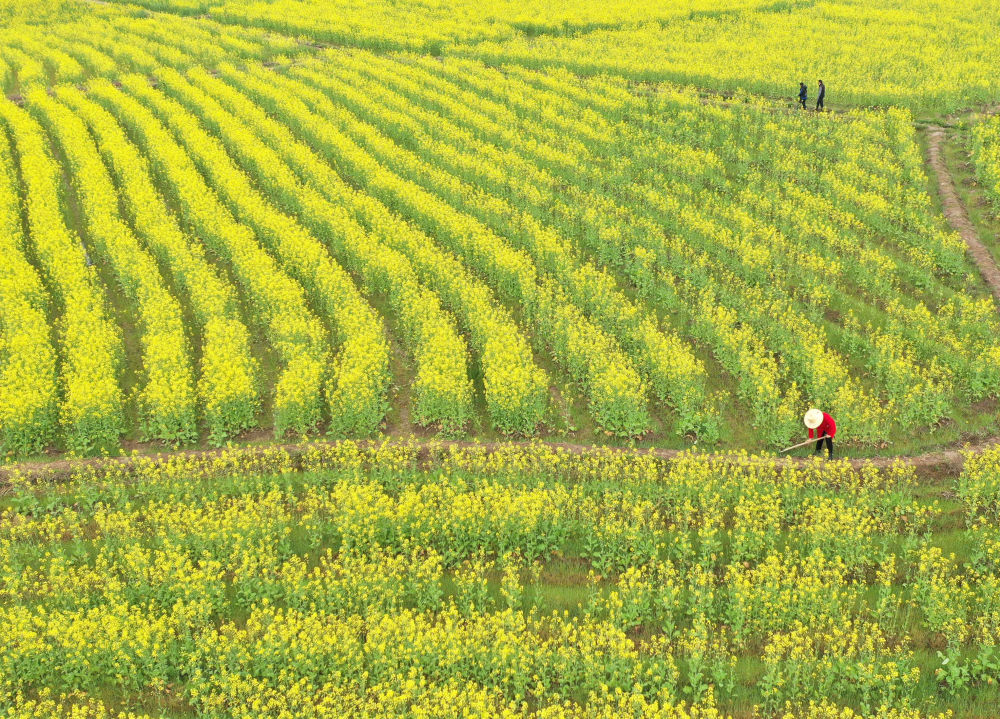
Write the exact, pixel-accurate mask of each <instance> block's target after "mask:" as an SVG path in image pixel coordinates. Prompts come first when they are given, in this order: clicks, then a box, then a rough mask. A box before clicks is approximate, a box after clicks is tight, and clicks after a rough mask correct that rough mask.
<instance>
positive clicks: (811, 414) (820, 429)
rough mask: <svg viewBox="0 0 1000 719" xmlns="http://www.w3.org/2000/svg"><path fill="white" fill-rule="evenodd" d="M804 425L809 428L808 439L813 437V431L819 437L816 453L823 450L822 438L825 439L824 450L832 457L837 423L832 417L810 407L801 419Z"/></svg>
mask: <svg viewBox="0 0 1000 719" xmlns="http://www.w3.org/2000/svg"><path fill="white" fill-rule="evenodd" d="M803 421H804V422H805V423H806V427H808V428H809V439H812V438H813V432H815V433H816V434H815V436H816V437H818V438H819V439H818V440H817V441H816V452H815V453H816V454H820V453H821V452H822V451H823V440H824V439H825V440H826V452H827V456H828V457H829V458H830V459H833V438H834V436H835V435H836V434H837V423H836V422H834V421H833V417H831V416H830V415H828V414H827V413H826V412H821V411H820V410H818V409H815V408H814V409H811V410H809V411H808V412H806V416H805V418H804V419H803Z"/></svg>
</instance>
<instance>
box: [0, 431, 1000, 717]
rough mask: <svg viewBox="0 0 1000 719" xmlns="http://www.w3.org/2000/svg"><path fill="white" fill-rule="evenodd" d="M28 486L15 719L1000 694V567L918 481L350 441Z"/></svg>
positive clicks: (0, 647) (13, 650)
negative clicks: (964, 553) (953, 541)
mask: <svg viewBox="0 0 1000 719" xmlns="http://www.w3.org/2000/svg"><path fill="white" fill-rule="evenodd" d="M989 461H992V462H993V463H994V464H995V458H994V459H993V460H984V461H983V463H981V464H979V465H978V466H977V465H975V464H974V463H973V464H972V465H971V466H970V469H969V477H967V478H965V479H962V480H959V481H960V482H964V483H965V484H967V485H969V486H971V481H972V480H973V478H974V477H975V476H980V475H983V472H984V471H989V470H988V467H989V466H990V465H989V464H988V462H989ZM12 484H13V492H12V494H11V497H10V500H9V506H8V508H6V509H4V510H3V511H2V512H0V560H2V561H0V707H3V709H4V711H5V712H6V713H8V714H11V715H13V716H25V717H28V716H40V715H43V714H45V713H46V712H47V713H48V714H47V715H49V716H78V717H91V716H93V717H103V716H106V715H107V712H112V714H113V711H119V710H120V711H123V712H128V711H131V712H149V711H150V710H151V709H152V705H151V704H149V702H148V699H143V697H147V698H148V697H149V696H152V695H159V696H166V695H167V694H169V695H170V696H171V699H170V701H171V706H174V707H175V708H179V707H185V708H187V710H190V711H193V712H197V713H201V714H206V715H226V716H241V717H250V716H253V715H260V714H261V713H262V712H264V713H267V714H268V715H274V716H288V717H293V716H295V717H298V716H314V717H325V716H340V715H343V714H344V713H345V712H346V713H348V714H350V713H352V712H363V713H365V714H366V715H370V716H377V717H381V716H386V717H387V716H396V715H399V714H400V713H402V714H405V715H408V716H438V717H445V716H454V715H455V714H456V713H457V714H458V715H469V716H486V715H490V716H510V717H524V718H525V719H527V718H528V717H530V718H532V719H542V718H543V717H581V718H582V717H595V716H597V717H607V718H608V719H624V717H635V716H643V717H676V718H682V717H685V718H686V717H720V718H721V717H725V716H728V712H729V711H733V710H735V708H736V707H738V706H741V705H742V706H745V704H741V703H743V702H747V701H748V699H749V701H750V702H752V704H753V705H755V706H756V712H757V714H756V715H757V716H760V717H770V716H783V717H784V716H787V717H814V718H819V719H826V718H827V717H836V718H837V719H842V718H850V719H856V718H858V719H859V718H861V717H864V718H866V719H876V718H882V719H888V718H890V717H894V718H900V719H901V718H906V719H921V717H925V716H928V715H927V714H926V713H925V711H924V710H925V708H926V707H927V706H928V705H929V702H931V701H934V706H935V707H937V708H938V709H939V710H942V711H943V710H945V709H947V708H948V707H951V706H960V702H961V701H963V700H965V699H968V698H970V697H971V696H973V695H974V694H975V693H977V692H978V693H986V695H990V694H989V693H990V692H992V691H994V688H995V686H996V680H997V677H996V668H995V667H996V663H995V659H994V658H993V657H994V655H993V651H994V649H993V647H995V644H996V640H997V639H1000V633H998V631H997V629H998V628H1000V623H998V621H997V620H998V617H1000V608H998V606H997V605H998V604H1000V599H998V598H997V597H1000V591H998V590H1000V585H998V579H997V574H996V568H995V566H992V567H990V566H988V565H987V564H985V563H982V562H980V563H978V564H976V566H975V567H973V566H972V565H968V566H966V565H964V564H963V563H960V562H959V561H958V560H957V559H956V558H954V557H951V556H948V555H946V554H945V553H943V552H942V551H941V548H940V547H939V546H935V543H936V542H937V540H938V539H939V537H938V536H937V535H936V534H935V533H934V532H929V533H927V532H925V531H924V530H925V528H926V527H928V526H934V524H935V522H937V521H940V519H941V518H942V514H943V511H942V510H941V509H940V508H938V507H937V506H936V505H934V504H929V505H921V504H920V502H919V500H918V499H917V498H916V497H917V495H916V490H917V482H916V478H915V475H914V473H913V470H912V468H907V467H904V466H897V467H892V468H889V469H886V470H877V469H875V468H873V467H867V468H862V469H854V468H852V467H851V466H850V465H848V464H847V463H826V464H823V463H819V462H817V463H815V464H811V465H804V466H795V465H786V464H780V463H777V462H775V461H774V460H773V459H767V458H764V457H753V456H747V455H736V456H732V457H726V458H723V457H719V456H712V455H702V454H697V453H690V454H685V455H683V456H681V457H679V458H677V459H676V460H664V459H660V458H656V457H651V456H650V455H648V454H645V453H636V452H615V451H610V450H594V451H591V452H585V453H583V454H570V453H567V452H561V451H558V450H554V449H551V448H547V447H545V446H541V445H538V446H513V445H511V446H506V447H501V448H490V447H486V446H482V447H469V448H457V447H455V446H447V447H446V446H438V447H434V446H431V447H430V448H424V447H422V446H421V445H419V444H417V443H415V442H414V443H382V444H358V443H355V442H351V441H345V442H337V443H328V444H316V445H308V446H302V447H301V448H298V449H296V450H295V451H292V450H289V449H268V450H251V449H240V450H226V451H223V452H220V453H218V454H216V455H212V456H203V457H199V456H188V457H177V456H174V457H164V458H163V459H156V458H136V459H135V460H134V461H133V463H132V464H131V465H124V464H120V463H108V464H105V465H93V466H90V467H88V468H86V469H82V470H80V471H79V472H77V473H75V474H74V475H73V476H72V477H70V478H68V479H64V481H63V482H62V483H58V484H57V483H51V484H50V483H46V482H44V479H43V478H41V477H29V476H17V477H15V478H14V479H13V482H12ZM963 493H966V492H965V490H963ZM969 496H971V495H969ZM921 516H922V517H923V518H922V519H921V518H920V517H921ZM764 518H766V521H764ZM970 531H979V529H978V527H972V528H970ZM738 537H743V539H738ZM845 537H846V538H849V540H850V541H846V540H845ZM750 538H754V539H750ZM939 635H940V636H942V637H943V638H944V640H945V646H946V649H945V651H943V652H942V653H941V654H940V656H939V659H933V656H934V653H933V651H932V647H936V646H939V644H938V639H937V638H936V637H937V636H939ZM748 665H749V666H752V667H754V669H753V672H754V673H753V675H752V676H753V680H752V682H748V681H747V679H746V676H747V675H746V674H745V671H746V667H747V666H748ZM956 666H957V669H956ZM946 698H947V699H946ZM952 700H954V701H955V702H957V703H956V704H951V703H950V702H951V701H952ZM111 707H114V708H115V709H114V710H112V709H111Z"/></svg>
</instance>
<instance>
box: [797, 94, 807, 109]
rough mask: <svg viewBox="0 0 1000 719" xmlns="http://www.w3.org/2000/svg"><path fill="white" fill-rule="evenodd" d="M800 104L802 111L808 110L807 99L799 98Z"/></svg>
mask: <svg viewBox="0 0 1000 719" xmlns="http://www.w3.org/2000/svg"><path fill="white" fill-rule="evenodd" d="M799 104H800V105H802V109H803V110H805V109H806V99H805V98H804V97H800V98H799Z"/></svg>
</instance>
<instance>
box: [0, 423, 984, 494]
mask: <svg viewBox="0 0 1000 719" xmlns="http://www.w3.org/2000/svg"><path fill="white" fill-rule="evenodd" d="M348 442H350V443H353V444H355V445H356V446H357V447H359V448H361V449H362V450H373V449H375V448H377V447H381V446H403V447H414V448H416V451H417V458H418V461H420V462H426V461H427V460H428V459H429V458H431V457H433V456H434V454H435V453H437V452H441V451H448V450H482V451H484V452H485V453H487V454H492V453H495V452H497V451H503V450H504V449H505V448H515V447H516V448H521V449H530V448H532V447H544V448H546V449H549V450H553V451H555V452H564V453H566V454H569V455H583V454H593V455H597V456H600V455H607V454H635V455H636V456H652V457H656V458H658V459H664V460H671V459H675V458H677V457H678V456H680V455H682V454H687V453H689V452H691V450H680V449H658V448H655V447H651V448H630V447H608V446H602V445H584V444H574V443H569V442H545V441H541V440H512V441H492V442H475V441H471V440H439V439H420V438H416V437H414V438H408V439H407V438H387V439H363V440H306V441H303V442H299V443H275V444H261V445H244V446H238V445H237V446H231V447H220V448H217V449H196V450H181V451H172V452H171V451H166V452H161V453H153V454H134V455H127V456H124V457H91V458H73V459H58V460H52V461H32V462H21V463H13V464H7V465H3V466H0V496H3V495H4V494H6V493H8V492H9V491H10V481H11V479H12V478H13V477H15V476H18V477H23V478H27V479H29V480H32V481H40V482H61V481H67V480H69V479H71V478H72V476H73V475H74V474H75V473H76V472H79V471H81V470H86V469H92V470H95V471H98V472H100V471H101V470H103V469H111V468H115V467H118V468H122V469H125V470H128V469H129V468H130V467H137V468H139V469H141V468H142V467H143V466H146V465H147V464H148V463H149V462H168V461H170V460H172V459H177V458H185V459H193V460H210V459H212V458H213V457H220V456H224V455H227V454H228V455H230V456H231V455H232V454H243V455H244V456H246V457H248V458H252V457H259V456H265V455H267V454H268V453H270V452H285V453H287V455H288V456H289V458H290V460H291V467H292V469H293V470H295V471H299V470H300V469H301V459H302V458H303V457H304V456H306V455H307V454H308V453H309V451H310V450H312V449H316V448H332V447H336V446H337V445H339V444H344V443H348ZM996 446H1000V437H991V438H989V439H986V440H982V441H980V442H978V443H974V444H973V443H968V444H965V445H964V446H961V447H951V448H943V449H940V450H937V451H934V452H928V453H926V454H920V455H913V456H895V457H893V456H885V457H860V458H845V459H841V460H834V461H836V462H842V461H846V462H848V463H849V464H850V465H851V466H852V467H853V468H855V469H861V468H863V467H874V468H877V469H886V468H889V467H892V466H893V465H895V464H898V463H903V464H908V465H911V466H913V467H914V468H915V469H916V470H918V472H919V471H921V470H923V471H925V472H928V473H937V472H955V473H957V472H960V471H961V470H962V467H963V466H964V465H965V456H966V455H967V454H979V453H982V452H984V451H986V450H989V449H991V448H993V447H996ZM695 451H697V450H695ZM700 454H702V455H704V456H706V457H709V456H710V457H712V458H714V459H718V460H722V461H727V460H728V461H731V462H732V463H733V464H734V465H738V464H746V463H748V462H751V463H753V462H767V463H771V462H773V463H774V464H775V466H779V467H780V466H791V465H801V464H809V463H811V462H813V461H815V460H814V459H813V458H811V457H781V456H777V455H771V454H760V455H753V454H750V453H747V452H741V451H736V450H734V451H726V452H701V453H700ZM820 461H827V460H820Z"/></svg>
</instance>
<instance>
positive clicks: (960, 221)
mask: <svg viewBox="0 0 1000 719" xmlns="http://www.w3.org/2000/svg"><path fill="white" fill-rule="evenodd" d="M944 143H945V130H944V128H943V127H938V126H937V125H931V126H930V127H928V128H927V160H928V162H930V165H931V168H932V169H933V170H934V174H935V175H937V182H938V193H939V194H940V195H941V205H942V207H943V208H944V216H945V218H946V219H947V220H948V224H950V225H951V226H952V229H954V230H955V231H956V232H958V234H959V235H961V236H962V239H963V240H964V241H965V245H966V248H967V250H968V253H969V257H971V258H972V261H973V262H975V263H976V267H977V268H979V274H981V275H982V277H983V281H984V282H985V283H986V286H987V287H989V289H990V292H992V293H993V297H994V298H995V299H996V300H997V302H998V303H1000V267H997V263H996V260H995V259H994V257H993V255H992V254H991V253H990V251H989V249H987V247H986V245H984V244H983V243H982V241H981V240H980V239H979V234H978V233H977V232H976V228H975V227H974V226H973V224H972V222H971V221H970V220H969V213H968V211H967V210H966V209H965V205H964V204H963V203H962V200H961V199H960V198H959V196H958V193H957V192H956V191H955V181H954V180H953V179H952V176H951V173H949V172H948V167H947V165H946V164H945V161H944V154H943V149H942V148H943V146H944Z"/></svg>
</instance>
